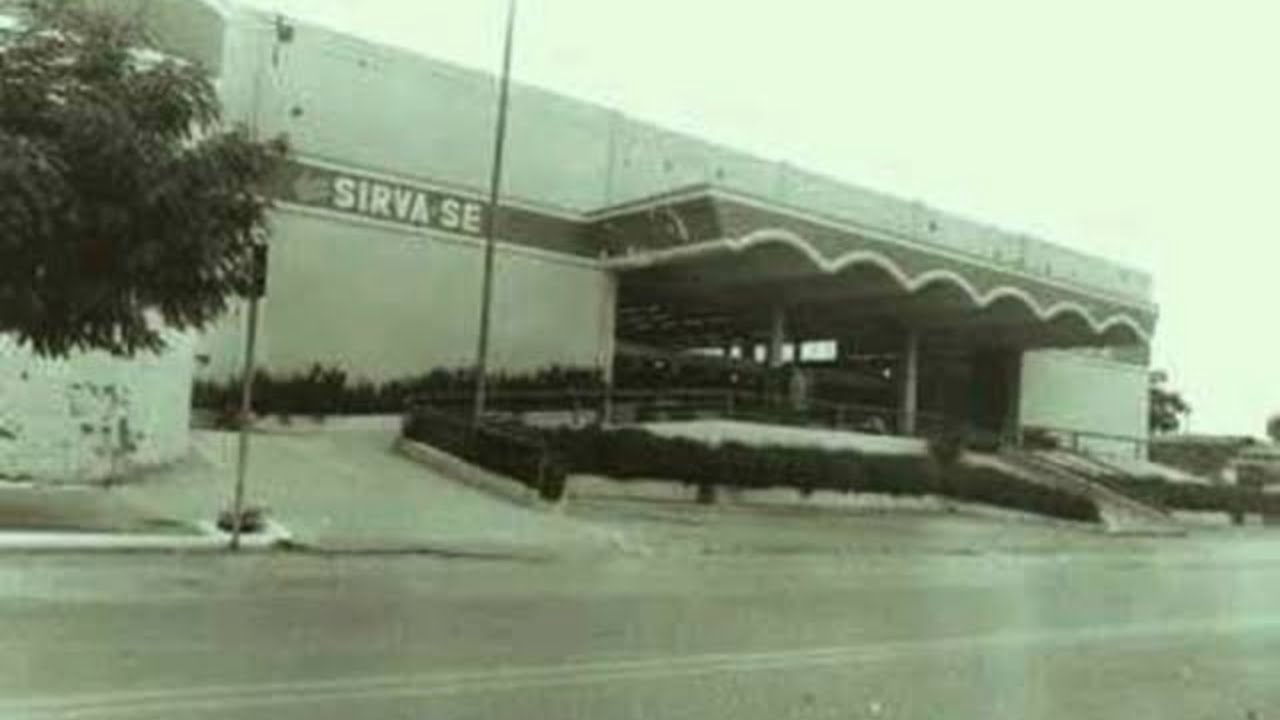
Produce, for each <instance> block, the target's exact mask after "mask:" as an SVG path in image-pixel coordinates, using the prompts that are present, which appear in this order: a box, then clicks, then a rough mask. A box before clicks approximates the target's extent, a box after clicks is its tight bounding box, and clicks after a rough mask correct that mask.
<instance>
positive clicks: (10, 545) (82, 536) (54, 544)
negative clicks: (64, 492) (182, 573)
mask: <svg viewBox="0 0 1280 720" xmlns="http://www.w3.org/2000/svg"><path fill="white" fill-rule="evenodd" d="M196 527H197V529H198V530H199V531H200V534H199V535H157V534H143V533H84V532H0V552H218V551H225V550H227V549H228V548H229V546H230V543H231V535H230V533H225V532H223V531H221V530H219V529H218V528H217V525H216V524H215V523H213V522H201V523H198V524H197V525H196ZM291 541H292V536H291V534H290V533H289V531H288V530H286V529H285V528H284V527H283V526H281V525H279V524H278V523H274V522H271V521H268V522H267V526H266V528H264V530H263V531H262V532H258V533H251V534H246V535H242V536H241V538H240V548H241V550H246V551H263V550H272V549H275V548H278V547H283V546H286V545H288V544H289V543H290V542H291Z"/></svg>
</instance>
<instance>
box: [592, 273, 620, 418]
mask: <svg viewBox="0 0 1280 720" xmlns="http://www.w3.org/2000/svg"><path fill="white" fill-rule="evenodd" d="M601 290H602V292H601V293H600V324H599V328H598V329H599V335H598V336H597V344H596V350H597V352H598V355H597V359H596V363H597V365H598V367H599V368H600V379H601V381H602V382H603V384H604V394H603V397H602V398H601V403H600V420H601V422H603V423H611V422H613V365H614V359H615V357H616V355H617V350H618V334H617V318H618V276H617V275H615V274H614V273H605V276H604V287H603V288H602V289H601Z"/></svg>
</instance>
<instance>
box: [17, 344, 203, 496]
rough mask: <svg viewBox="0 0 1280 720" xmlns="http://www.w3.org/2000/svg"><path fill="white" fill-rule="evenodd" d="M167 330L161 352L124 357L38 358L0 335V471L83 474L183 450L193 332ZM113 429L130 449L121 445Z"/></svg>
mask: <svg viewBox="0 0 1280 720" xmlns="http://www.w3.org/2000/svg"><path fill="white" fill-rule="evenodd" d="M167 337H168V339H169V343H170V347H169V350H168V351H167V352H165V353H164V354H162V355H159V356H156V355H146V356H139V357H138V358H135V359H132V360H126V359H120V358H114V357H111V356H109V355H107V354H105V353H89V354H83V355H78V356H74V357H72V358H69V359H66V360H47V359H43V358H38V357H36V356H35V355H34V354H32V353H31V352H29V351H27V350H25V349H23V348H20V347H18V346H17V344H16V343H15V342H14V341H13V340H12V339H11V338H8V337H0V477H7V478H10V479H21V478H29V479H33V480H39V481H48V482H72V483H74V482H87V481H93V480H99V479H102V478H105V477H108V476H110V475H111V474H113V472H123V471H126V470H128V469H131V468H138V467H146V466H154V465H160V464H164V463H167V462H170V461H173V460H176V459H178V458H180V457H182V456H183V455H184V454H185V453H186V451H187V447H188V444H187V443H188V428H189V425H190V406H191V377H192V346H193V341H192V339H191V337H189V336H187V335H183V334H178V333H170V334H168V336H167ZM122 431H123V433H124V435H125V436H126V437H128V438H129V439H130V441H131V442H132V443H133V444H134V445H135V446H136V449H135V450H133V451H122V450H120V449H121V433H122Z"/></svg>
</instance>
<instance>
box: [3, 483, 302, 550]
mask: <svg viewBox="0 0 1280 720" xmlns="http://www.w3.org/2000/svg"><path fill="white" fill-rule="evenodd" d="M287 539H288V532H287V531H286V530H284V528H281V527H280V526H278V525H276V524H271V525H269V527H268V528H266V529H265V531H264V532H261V533H254V534H251V535H245V536H244V537H243V538H242V543H241V546H242V547H243V548H246V549H264V548H269V547H272V546H275V545H276V544H278V543H280V542H282V541H284V540H287ZM229 542H230V538H229V536H227V534H226V533H223V532H222V531H220V530H219V529H218V528H217V527H216V526H215V525H214V523H212V522H210V521H207V520H205V521H203V522H183V521H180V520H174V519H172V518H170V517H168V516H165V515H162V514H156V513H154V512H153V511H149V510H147V509H145V508H141V507H138V506H136V505H134V504H132V503H131V502H129V501H128V500H127V499H125V498H124V497H122V495H121V494H120V493H115V492H111V491H109V490H106V489H104V488H101V487H91V486H88V487H87V486H61V487H59V486H41V485H33V484H0V551H4V552H11V551H76V552H79V551H91V550H100V551H117V552H123V551H174V552H185V551H199V550H221V549H223V548H226V547H227V545H228V543H229Z"/></svg>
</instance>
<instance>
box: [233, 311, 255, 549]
mask: <svg viewBox="0 0 1280 720" xmlns="http://www.w3.org/2000/svg"><path fill="white" fill-rule="evenodd" d="M258 302H259V299H258V295H257V294H256V293H255V294H254V296H253V297H252V298H250V300H249V326H248V328H247V330H246V338H245V345H244V370H243V375H241V377H240V441H239V448H238V454H237V457H236V492H235V500H234V501H233V502H232V505H231V512H232V513H233V514H232V516H231V549H232V550H239V549H240V533H241V521H242V519H243V517H242V516H243V514H244V484H245V476H246V475H247V474H248V471H249V425H250V417H251V416H252V414H253V372H254V353H255V352H256V350H257V344H258V343H257V340H258Z"/></svg>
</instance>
